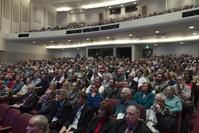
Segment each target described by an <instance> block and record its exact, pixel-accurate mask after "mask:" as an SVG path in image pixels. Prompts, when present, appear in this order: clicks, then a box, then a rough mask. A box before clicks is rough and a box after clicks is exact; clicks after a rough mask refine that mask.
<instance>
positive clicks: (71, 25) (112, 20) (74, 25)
mask: <svg viewBox="0 0 199 133" xmlns="http://www.w3.org/2000/svg"><path fill="white" fill-rule="evenodd" d="M196 7H198V6H193V5H185V6H182V7H179V8H172V9H167V10H165V11H160V12H153V13H149V14H148V15H147V16H144V15H141V14H138V15H131V16H127V17H126V16H125V17H121V18H107V19H104V20H102V21H101V22H95V23H90V24H89V23H86V22H74V23H69V24H67V25H62V26H55V27H47V28H45V27H43V28H42V29H39V30H36V29H34V30H31V31H29V32H43V31H55V30H68V29H76V28H85V27H89V26H99V25H105V24H111V23H118V22H124V21H131V20H136V19H141V18H146V17H151V16H157V15H162V14H167V13H173V12H177V11H182V10H188V9H192V8H196Z"/></svg>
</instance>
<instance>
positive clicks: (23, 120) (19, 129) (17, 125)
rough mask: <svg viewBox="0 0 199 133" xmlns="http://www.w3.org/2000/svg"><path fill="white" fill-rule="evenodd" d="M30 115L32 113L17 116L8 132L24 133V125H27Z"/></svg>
mask: <svg viewBox="0 0 199 133" xmlns="http://www.w3.org/2000/svg"><path fill="white" fill-rule="evenodd" d="M31 117H32V115H31V114H27V113H24V114H21V115H20V116H18V117H17V118H16V121H15V122H14V125H13V126H12V131H9V132H8V133H26V126H27V125H28V122H29V120H30V119H31Z"/></svg>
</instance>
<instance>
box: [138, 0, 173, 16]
mask: <svg viewBox="0 0 199 133" xmlns="http://www.w3.org/2000/svg"><path fill="white" fill-rule="evenodd" d="M173 1H177V0H173ZM142 6H147V14H149V13H153V12H161V11H164V10H166V0H150V1H149V0H141V1H140V8H141V7H142Z"/></svg>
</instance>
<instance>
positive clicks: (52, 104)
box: [37, 99, 57, 122]
mask: <svg viewBox="0 0 199 133" xmlns="http://www.w3.org/2000/svg"><path fill="white" fill-rule="evenodd" d="M56 105H57V104H56V101H55V100H54V99H52V100H49V101H48V102H46V103H44V105H43V106H42V107H41V108H40V109H39V110H38V112H37V114H42V115H45V116H46V117H47V119H48V121H49V122H50V121H52V118H53V116H54V114H55V113H56V111H57V106H56Z"/></svg>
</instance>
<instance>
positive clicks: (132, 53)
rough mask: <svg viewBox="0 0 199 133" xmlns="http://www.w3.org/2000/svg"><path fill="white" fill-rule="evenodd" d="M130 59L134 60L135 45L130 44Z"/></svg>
mask: <svg viewBox="0 0 199 133" xmlns="http://www.w3.org/2000/svg"><path fill="white" fill-rule="evenodd" d="M131 60H135V45H131Z"/></svg>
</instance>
